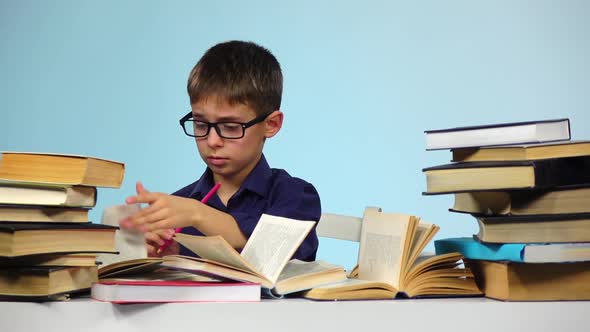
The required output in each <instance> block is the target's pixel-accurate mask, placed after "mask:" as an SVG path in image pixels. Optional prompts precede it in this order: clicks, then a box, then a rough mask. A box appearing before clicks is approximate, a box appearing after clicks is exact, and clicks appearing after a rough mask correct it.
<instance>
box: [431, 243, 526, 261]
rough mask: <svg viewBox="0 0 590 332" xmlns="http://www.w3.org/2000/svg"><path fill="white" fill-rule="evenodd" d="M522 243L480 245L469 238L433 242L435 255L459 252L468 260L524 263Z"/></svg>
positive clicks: (523, 246)
mask: <svg viewBox="0 0 590 332" xmlns="http://www.w3.org/2000/svg"><path fill="white" fill-rule="evenodd" d="M525 246H526V245H525V244H522V243H482V242H479V241H477V240H475V239H473V238H470V237H457V238H449V239H442V240H436V241H434V248H435V250H436V254H437V255H440V254H446V253H450V252H460V253H461V254H463V256H465V258H468V259H479V260H489V261H511V262H519V263H524V259H523V251H524V248H525Z"/></svg>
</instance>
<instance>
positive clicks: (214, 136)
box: [207, 128, 223, 147]
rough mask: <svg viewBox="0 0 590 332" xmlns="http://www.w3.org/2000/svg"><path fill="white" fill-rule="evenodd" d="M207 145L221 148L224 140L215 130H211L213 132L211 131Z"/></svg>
mask: <svg viewBox="0 0 590 332" xmlns="http://www.w3.org/2000/svg"><path fill="white" fill-rule="evenodd" d="M207 144H208V145H209V146H211V147H219V146H222V145H223V138H221V136H219V134H218V133H217V130H215V128H211V130H209V135H207Z"/></svg>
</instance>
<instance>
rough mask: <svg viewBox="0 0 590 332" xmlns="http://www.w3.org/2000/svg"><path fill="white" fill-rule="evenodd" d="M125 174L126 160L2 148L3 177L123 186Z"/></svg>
mask: <svg viewBox="0 0 590 332" xmlns="http://www.w3.org/2000/svg"><path fill="white" fill-rule="evenodd" d="M124 174H125V165H124V164H123V163H120V162H116V161H112V160H106V159H100V158H94V157H88V156H81V155H66V154H55V153H33V152H2V158H1V159H0V179H3V180H12V181H22V182H36V183H40V184H41V183H46V184H61V185H85V186H95V187H112V188H119V187H121V183H122V182H123V176H124Z"/></svg>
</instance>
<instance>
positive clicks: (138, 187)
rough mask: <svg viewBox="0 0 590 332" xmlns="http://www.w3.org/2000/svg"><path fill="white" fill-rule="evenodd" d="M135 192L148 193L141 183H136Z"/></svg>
mask: <svg viewBox="0 0 590 332" xmlns="http://www.w3.org/2000/svg"><path fill="white" fill-rule="evenodd" d="M135 191H136V192H137V194H144V193H149V190H147V189H145V187H144V186H143V183H141V181H137V183H136V184H135Z"/></svg>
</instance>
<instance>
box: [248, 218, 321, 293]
mask: <svg viewBox="0 0 590 332" xmlns="http://www.w3.org/2000/svg"><path fill="white" fill-rule="evenodd" d="M314 225H315V221H303V220H295V219H289V218H284V217H277V216H271V215H268V214H263V215H262V216H261V217H260V221H258V225H256V228H255V229H254V232H252V235H251V236H250V239H248V242H247V243H246V246H244V249H243V250H242V257H244V258H245V259H246V260H247V261H248V262H249V263H250V264H252V266H253V267H254V268H255V269H256V270H257V271H259V272H260V273H261V274H262V275H263V276H265V277H266V278H267V279H268V280H270V281H272V283H273V284H275V283H276V282H277V280H278V278H279V275H280V274H281V271H282V270H283V268H284V267H285V265H286V264H287V262H288V261H289V260H290V259H291V257H292V256H293V254H294V253H295V251H296V250H297V248H298V247H299V245H300V244H301V242H303V240H304V239H305V237H306V236H307V234H309V232H310V231H311V229H312V228H313V226H314Z"/></svg>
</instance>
